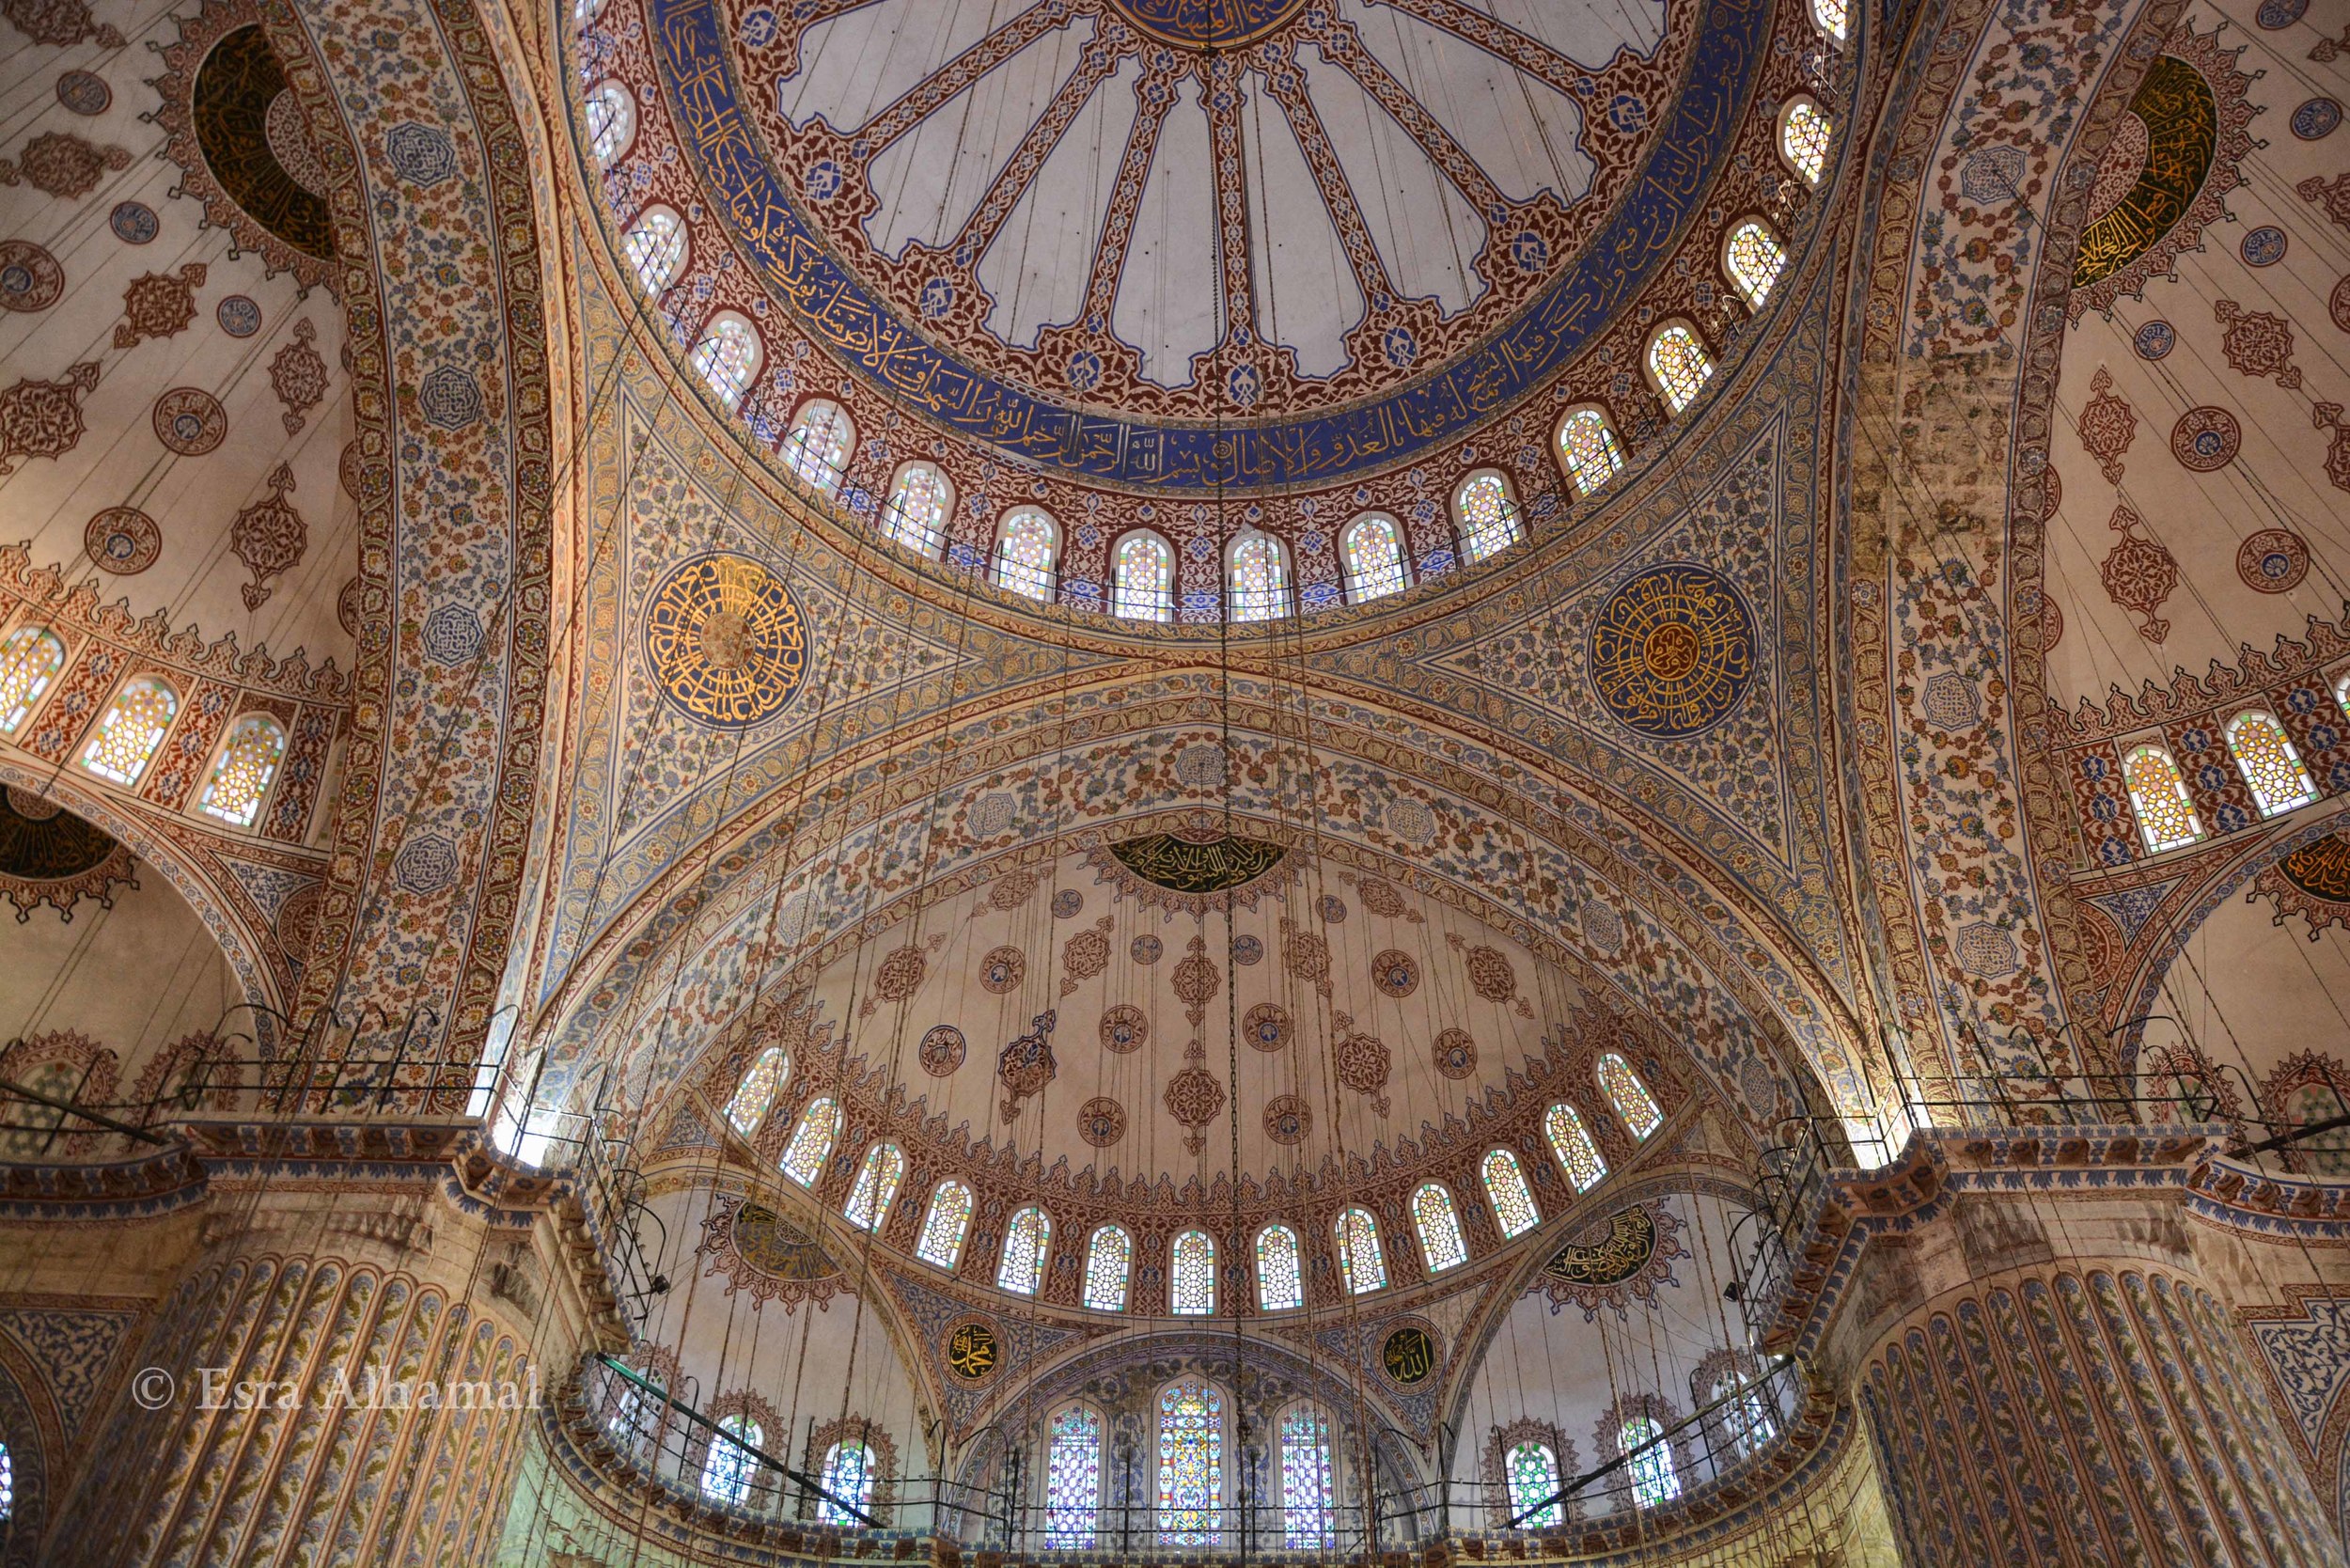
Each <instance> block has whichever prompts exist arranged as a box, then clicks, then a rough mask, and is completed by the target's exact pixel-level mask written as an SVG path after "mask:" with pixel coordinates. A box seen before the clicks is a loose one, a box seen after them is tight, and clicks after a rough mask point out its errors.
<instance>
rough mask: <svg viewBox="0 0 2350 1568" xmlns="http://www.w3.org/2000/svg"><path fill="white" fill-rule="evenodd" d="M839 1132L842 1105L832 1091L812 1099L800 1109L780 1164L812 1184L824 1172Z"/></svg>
mask: <svg viewBox="0 0 2350 1568" xmlns="http://www.w3.org/2000/svg"><path fill="white" fill-rule="evenodd" d="M839 1136H840V1106H839V1105H838V1104H836V1103H835V1102H834V1100H833V1098H832V1096H830V1095H828V1094H827V1095H823V1096H822V1097H820V1098H818V1099H814V1100H811V1101H809V1102H808V1105H807V1109H806V1110H804V1111H802V1112H801V1113H800V1124H799V1125H798V1126H797V1127H794V1128H792V1129H791V1142H790V1143H788V1144H786V1145H785V1146H784V1150H783V1158H782V1159H781V1160H779V1161H777V1162H776V1165H777V1166H778V1168H781V1170H782V1171H783V1173H784V1174H785V1175H786V1176H789V1177H791V1179H792V1180H793V1181H795V1182H797V1183H799V1184H800V1185H802V1186H804V1187H812V1186H814V1185H815V1184H816V1178H817V1177H819V1176H821V1175H823V1173H824V1160H825V1157H826V1156H828V1155H829V1154H831V1152H832V1140H833V1139H835V1138H837V1137H839Z"/></svg>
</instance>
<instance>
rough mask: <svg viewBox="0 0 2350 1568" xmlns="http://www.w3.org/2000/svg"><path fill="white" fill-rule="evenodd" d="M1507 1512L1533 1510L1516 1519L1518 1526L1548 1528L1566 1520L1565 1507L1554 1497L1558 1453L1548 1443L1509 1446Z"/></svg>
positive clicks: (1557, 1482)
mask: <svg viewBox="0 0 2350 1568" xmlns="http://www.w3.org/2000/svg"><path fill="white" fill-rule="evenodd" d="M1507 1463H1508V1466H1509V1471H1510V1476H1509V1480H1510V1513H1511V1514H1512V1516H1515V1515H1517V1514H1520V1513H1526V1511H1527V1510H1528V1509H1529V1508H1536V1505H1537V1504H1540V1505H1541V1506H1540V1507H1539V1508H1536V1512H1534V1513H1528V1514H1527V1516H1526V1517H1525V1518H1523V1519H1520V1520H1518V1528H1519V1529H1551V1528H1552V1527H1553V1526H1556V1525H1562V1524H1564V1523H1566V1510H1565V1508H1564V1507H1563V1506H1562V1505H1561V1504H1560V1503H1559V1501H1558V1500H1557V1499H1558V1497H1559V1486H1560V1484H1561V1482H1560V1481H1559V1456H1558V1455H1557V1454H1555V1453H1553V1452H1551V1451H1550V1445H1549V1444H1548V1443H1530V1442H1529V1443H1520V1444H1519V1445H1518V1446H1517V1447H1515V1448H1513V1449H1512V1450H1510V1457H1509V1460H1508V1462H1507Z"/></svg>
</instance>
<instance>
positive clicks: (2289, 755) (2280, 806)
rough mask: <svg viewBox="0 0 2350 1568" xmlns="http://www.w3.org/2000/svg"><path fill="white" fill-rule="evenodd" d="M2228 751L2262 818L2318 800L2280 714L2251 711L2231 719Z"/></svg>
mask: <svg viewBox="0 0 2350 1568" xmlns="http://www.w3.org/2000/svg"><path fill="white" fill-rule="evenodd" d="M2228 752H2229V755H2231V756H2233V758H2234V759H2235V766H2236V771H2237V772H2238V773H2240V774H2242V775H2243V776H2244V787H2245V788H2246V789H2248V790H2249V791H2251V792H2252V800H2253V802H2254V803H2255V804H2256V805H2258V806H2259V807H2260V811H2261V815H2262V816H2264V817H2275V816H2280V815H2282V814H2283V813H2285V812H2287V811H2291V810H2295V809H2296V808H2300V807H2303V806H2307V805H2308V804H2309V803H2310V802H2311V801H2313V800H2315V799H2316V798H2317V785H2316V783H2315V782H2314V781H2312V780H2311V777H2310V770H2309V769H2308V768H2306V767H2304V766H2303V765H2302V763H2301V754H2300V753H2299V752H2298V751H2295V749H2294V746H2293V738H2292V737H2291V736H2289V735H2287V734H2286V733H2285V728H2284V726H2283V725H2281V724H2279V723H2278V722H2277V715H2276V714H2274V713H2267V712H2265V711H2264V710H2262V709H2259V708H2247V709H2246V710H2244V712H2242V713H2238V714H2236V716H2235V717H2233V718H2232V719H2230V720H2229V721H2228Z"/></svg>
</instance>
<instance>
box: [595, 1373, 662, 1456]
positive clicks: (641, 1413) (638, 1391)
mask: <svg viewBox="0 0 2350 1568" xmlns="http://www.w3.org/2000/svg"><path fill="white" fill-rule="evenodd" d="M629 1371H630V1372H632V1373H634V1374H635V1377H636V1378H641V1379H643V1380H644V1382H645V1383H648V1384H650V1385H651V1386H652V1389H653V1392H652V1393H647V1392H646V1391H645V1389H644V1388H640V1387H639V1386H638V1385H637V1383H636V1382H635V1381H633V1380H632V1379H631V1378H628V1377H621V1376H619V1375H618V1374H615V1376H614V1380H613V1381H614V1382H615V1383H617V1384H618V1385H619V1392H618V1395H617V1397H615V1398H614V1399H613V1401H612V1409H611V1412H610V1413H609V1414H607V1415H606V1416H605V1417H604V1419H603V1430H604V1431H605V1432H607V1433H609V1434H610V1435H611V1436H612V1439H613V1441H615V1442H616V1443H618V1444H619V1446H620V1447H621V1448H622V1449H626V1450H634V1449H635V1447H636V1445H637V1443H638V1441H639V1440H641V1439H642V1438H644V1437H645V1436H647V1435H650V1433H651V1432H652V1431H653V1430H654V1429H655V1428H656V1427H657V1426H658V1425H659V1424H660V1422H659V1419H657V1418H656V1417H655V1416H654V1414H653V1410H654V1407H655V1406H657V1405H659V1404H660V1403H661V1402H660V1401H659V1400H658V1399H656V1398H655V1397H654V1395H656V1394H666V1393H667V1392H668V1383H667V1381H666V1379H665V1378H663V1376H662V1375H661V1372H660V1370H659V1369H658V1368H652V1367H631V1368H630V1369H629Z"/></svg>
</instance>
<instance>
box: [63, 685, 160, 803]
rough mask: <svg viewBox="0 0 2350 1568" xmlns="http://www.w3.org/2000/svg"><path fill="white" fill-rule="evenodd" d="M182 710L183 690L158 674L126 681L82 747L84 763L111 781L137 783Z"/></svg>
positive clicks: (98, 774)
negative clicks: (176, 689)
mask: <svg viewBox="0 0 2350 1568" xmlns="http://www.w3.org/2000/svg"><path fill="white" fill-rule="evenodd" d="M179 713H180V694H179V693H178V692H177V691H175V690H173V689H172V685H171V682H168V681H166V680H164V679H163V677H161V676H159V675H144V676H141V677H139V679H137V680H135V681H131V682H125V683H124V685H123V687H122V689H121V690H120V691H118V692H117V693H115V699H114V700H113V701H112V702H110V703H108V704H107V705H106V712H105V713H104V715H103V716H102V717H101V718H100V719H99V721H98V729H97V732H96V733H94V734H92V735H91V736H90V738H89V744H88V745H86V746H84V747H83V748H82V766H83V767H85V768H86V769H88V770H89V771H90V772H91V773H94V774H96V775H97V776H99V777H101V778H103V779H106V780H108V781H109V782H112V783H116V784H120V785H123V786H125V787H128V786H130V785H133V784H136V783H137V782H138V781H139V776H140V775H142V774H144V773H145V772H147V764H148V763H149V762H150V761H152V760H154V757H155V748H156V747H158V746H160V745H163V744H164V732H165V731H166V730H168V729H170V728H171V721H172V720H173V719H174V718H175V717H177V716H178V715H179Z"/></svg>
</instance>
